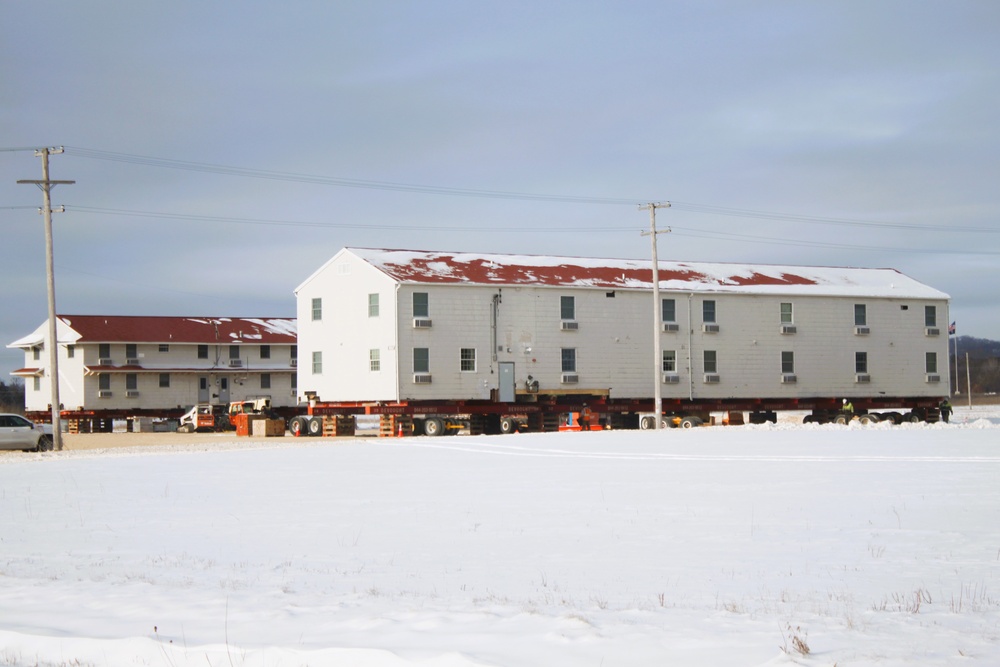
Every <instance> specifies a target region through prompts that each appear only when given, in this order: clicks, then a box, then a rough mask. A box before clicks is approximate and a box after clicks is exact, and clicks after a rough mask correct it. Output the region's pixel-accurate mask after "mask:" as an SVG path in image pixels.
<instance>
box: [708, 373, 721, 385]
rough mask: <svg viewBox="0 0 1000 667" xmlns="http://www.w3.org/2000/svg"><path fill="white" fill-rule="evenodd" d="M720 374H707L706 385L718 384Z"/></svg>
mask: <svg viewBox="0 0 1000 667" xmlns="http://www.w3.org/2000/svg"><path fill="white" fill-rule="evenodd" d="M718 383H719V374H718V373H705V384H718Z"/></svg>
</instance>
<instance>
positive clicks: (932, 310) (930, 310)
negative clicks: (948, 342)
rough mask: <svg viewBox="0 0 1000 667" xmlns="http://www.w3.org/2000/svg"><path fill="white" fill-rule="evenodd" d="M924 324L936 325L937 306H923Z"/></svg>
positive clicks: (928, 325)
mask: <svg viewBox="0 0 1000 667" xmlns="http://www.w3.org/2000/svg"><path fill="white" fill-rule="evenodd" d="M924 326H925V327H936V326H937V306H924Z"/></svg>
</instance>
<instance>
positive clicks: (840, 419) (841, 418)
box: [833, 415, 847, 426]
mask: <svg viewBox="0 0 1000 667" xmlns="http://www.w3.org/2000/svg"><path fill="white" fill-rule="evenodd" d="M833 423H834V424H839V425H840V426H846V425H847V416H846V415H837V416H836V417H834V418H833Z"/></svg>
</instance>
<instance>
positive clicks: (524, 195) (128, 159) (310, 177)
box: [66, 146, 637, 206]
mask: <svg viewBox="0 0 1000 667" xmlns="http://www.w3.org/2000/svg"><path fill="white" fill-rule="evenodd" d="M66 153H67V154H69V155H75V156H77V157H84V158H90V159H94V160H107V161H110V162H124V163H127V164H138V165H143V166H147V167H163V168H166V169H180V170H183V171H196V172H204V173H212V174H223V175H227V176H244V177H247V178H260V179H266V180H273V181H288V182H294V183H313V184H317V185H334V186H338V187H348V188H362V189H369V190H391V191H396V192H415V193H421V194H432V195H446V196H453V197H484V198H489V199H513V200H521V201H545V202H558V203H563V204H608V205H617V206H621V205H634V204H635V202H636V201H637V200H635V199H620V198H609V197H578V196H572V195H551V194H533V193H529V192H504V191H500V190H481V189H472V188H453V187H441V186H434V185H417V184H413V183H392V182H387V181H368V180H362V179H356V178H338V177H333V176H319V175H315V174H297V173H293V172H283V171H272V170H265V169H248V168H245V167H233V166H230V165H221V164H206V163H203V162H191V161H187V160H172V159H168V158H158V157H150V156H146V155H131V154H128V153H114V152H111V151H102V150H95V149H90V148H78V147H72V146H67V147H66Z"/></svg>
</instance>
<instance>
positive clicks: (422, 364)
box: [413, 347, 431, 373]
mask: <svg viewBox="0 0 1000 667" xmlns="http://www.w3.org/2000/svg"><path fill="white" fill-rule="evenodd" d="M413 372H414V373H430V372H431V353H430V349H428V348H426V347H415V348H413Z"/></svg>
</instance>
